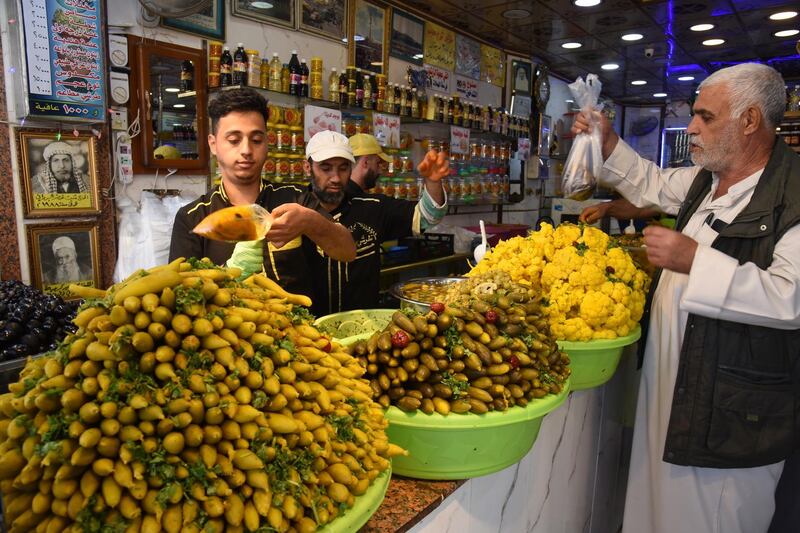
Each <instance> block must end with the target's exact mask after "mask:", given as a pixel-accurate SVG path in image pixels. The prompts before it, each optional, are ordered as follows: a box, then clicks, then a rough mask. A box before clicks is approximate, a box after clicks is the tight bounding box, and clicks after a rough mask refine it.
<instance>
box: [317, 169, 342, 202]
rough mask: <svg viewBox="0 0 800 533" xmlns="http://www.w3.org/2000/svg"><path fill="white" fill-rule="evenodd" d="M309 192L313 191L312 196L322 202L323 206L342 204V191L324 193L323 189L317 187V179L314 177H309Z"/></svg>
mask: <svg viewBox="0 0 800 533" xmlns="http://www.w3.org/2000/svg"><path fill="white" fill-rule="evenodd" d="M312 173H313V170H312ZM311 190H312V191H314V194H315V195H316V196H317V198H319V201H320V202H322V203H323V204H334V205H339V204H340V203H341V202H342V200H344V189H342V190H340V191H338V192H329V191H326V190H325V189H322V188H320V187H319V186H318V185H317V179H316V177H315V176H311Z"/></svg>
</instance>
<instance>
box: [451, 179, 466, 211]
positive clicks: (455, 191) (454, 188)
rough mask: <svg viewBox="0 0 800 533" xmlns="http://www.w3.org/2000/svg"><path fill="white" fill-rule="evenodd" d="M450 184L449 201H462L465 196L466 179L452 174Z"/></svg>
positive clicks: (455, 202)
mask: <svg viewBox="0 0 800 533" xmlns="http://www.w3.org/2000/svg"><path fill="white" fill-rule="evenodd" d="M448 181H449V185H450V192H449V195H448V201H449V202H451V203H454V204H457V203H459V202H461V198H462V196H463V191H464V188H463V183H464V180H463V178H461V177H460V176H450V177H449V180H448Z"/></svg>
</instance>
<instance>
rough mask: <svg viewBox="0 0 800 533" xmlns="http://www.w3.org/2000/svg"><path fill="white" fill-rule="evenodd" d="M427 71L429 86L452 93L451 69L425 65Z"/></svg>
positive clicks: (442, 91) (438, 90)
mask: <svg viewBox="0 0 800 533" xmlns="http://www.w3.org/2000/svg"><path fill="white" fill-rule="evenodd" d="M425 72H427V73H428V88H429V89H432V90H434V91H437V92H440V93H445V94H447V95H449V94H450V71H448V70H444V69H441V68H439V67H434V66H433V65H425Z"/></svg>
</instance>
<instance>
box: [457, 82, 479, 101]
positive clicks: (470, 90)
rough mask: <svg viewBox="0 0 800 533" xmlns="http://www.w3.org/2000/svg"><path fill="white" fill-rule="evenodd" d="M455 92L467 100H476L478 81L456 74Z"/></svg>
mask: <svg viewBox="0 0 800 533" xmlns="http://www.w3.org/2000/svg"><path fill="white" fill-rule="evenodd" d="M456 92H457V93H458V94H460V95H461V97H462V98H465V99H467V100H474V101H477V100H478V82H477V81H475V80H472V79H470V78H465V77H464V76H456Z"/></svg>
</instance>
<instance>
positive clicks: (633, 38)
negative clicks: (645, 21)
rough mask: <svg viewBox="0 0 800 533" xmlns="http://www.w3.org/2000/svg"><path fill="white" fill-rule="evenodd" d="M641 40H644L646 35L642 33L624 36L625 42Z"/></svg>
mask: <svg viewBox="0 0 800 533" xmlns="http://www.w3.org/2000/svg"><path fill="white" fill-rule="evenodd" d="M639 39H644V35H642V34H641V33H626V34H625V35H623V36H622V40H623V41H638V40H639Z"/></svg>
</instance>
